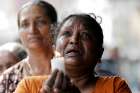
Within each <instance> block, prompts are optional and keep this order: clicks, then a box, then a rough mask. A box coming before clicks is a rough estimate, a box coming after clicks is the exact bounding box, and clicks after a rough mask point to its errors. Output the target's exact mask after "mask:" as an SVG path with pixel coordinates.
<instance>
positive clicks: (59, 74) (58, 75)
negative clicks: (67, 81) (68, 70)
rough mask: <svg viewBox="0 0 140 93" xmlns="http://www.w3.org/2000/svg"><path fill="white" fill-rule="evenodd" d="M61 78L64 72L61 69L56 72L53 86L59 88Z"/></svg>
mask: <svg viewBox="0 0 140 93" xmlns="http://www.w3.org/2000/svg"><path fill="white" fill-rule="evenodd" d="M63 78H64V74H63V73H62V72H61V71H59V72H58V73H57V76H56V80H55V83H54V88H58V89H61V87H62V82H63Z"/></svg>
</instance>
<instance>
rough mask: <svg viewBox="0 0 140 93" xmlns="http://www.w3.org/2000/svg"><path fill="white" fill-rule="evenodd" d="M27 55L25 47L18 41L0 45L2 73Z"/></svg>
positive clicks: (0, 67)
mask: <svg viewBox="0 0 140 93" xmlns="http://www.w3.org/2000/svg"><path fill="white" fill-rule="evenodd" d="M25 57H26V51H25V49H24V48H23V46H22V45H21V44H19V43H17V42H9V43H6V44H3V45H2V46H0V74H1V73H2V72H3V71H4V70H6V69H8V68H9V67H11V66H12V65H14V64H16V63H17V62H19V61H21V60H22V59H23V58H25Z"/></svg>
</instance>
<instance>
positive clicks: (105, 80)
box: [97, 76, 131, 93]
mask: <svg viewBox="0 0 140 93" xmlns="http://www.w3.org/2000/svg"><path fill="white" fill-rule="evenodd" d="M97 82H98V84H99V85H100V86H103V87H104V88H105V89H108V88H110V89H109V90H111V91H116V92H117V93H131V91H130V88H129V86H128V84H127V83H126V81H125V79H123V78H121V77H119V76H104V77H99V79H98V80H97ZM116 92H115V93H116Z"/></svg>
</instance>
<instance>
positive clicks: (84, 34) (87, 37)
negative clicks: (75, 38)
mask: <svg viewBox="0 0 140 93" xmlns="http://www.w3.org/2000/svg"><path fill="white" fill-rule="evenodd" d="M81 39H83V40H89V39H91V35H90V33H88V32H82V34H81Z"/></svg>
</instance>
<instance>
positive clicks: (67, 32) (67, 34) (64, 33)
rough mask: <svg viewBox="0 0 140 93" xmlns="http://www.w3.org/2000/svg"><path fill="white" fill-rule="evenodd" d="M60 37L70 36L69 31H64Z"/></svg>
mask: <svg viewBox="0 0 140 93" xmlns="http://www.w3.org/2000/svg"><path fill="white" fill-rule="evenodd" d="M62 35H63V36H70V35H71V33H70V31H64V32H63V34H62Z"/></svg>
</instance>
